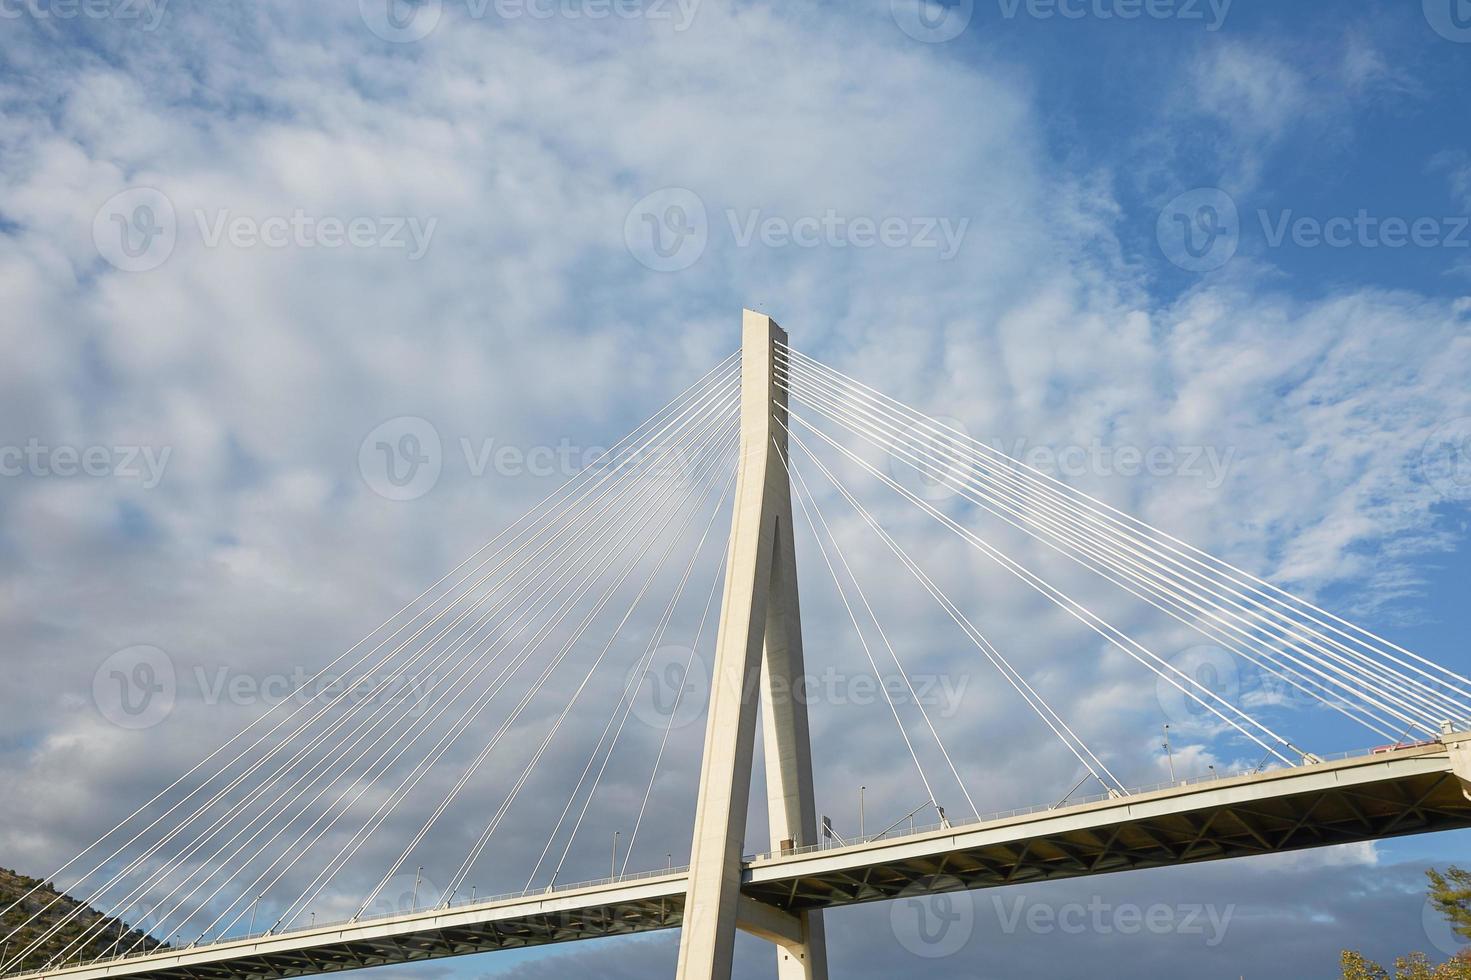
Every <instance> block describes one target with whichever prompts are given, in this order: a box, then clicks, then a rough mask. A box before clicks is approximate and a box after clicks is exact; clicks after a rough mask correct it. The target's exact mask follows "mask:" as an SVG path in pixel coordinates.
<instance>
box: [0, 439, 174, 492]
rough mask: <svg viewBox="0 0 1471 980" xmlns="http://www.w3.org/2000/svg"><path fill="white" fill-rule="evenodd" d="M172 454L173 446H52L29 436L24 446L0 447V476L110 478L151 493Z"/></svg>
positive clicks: (160, 480) (161, 478) (159, 480)
mask: <svg viewBox="0 0 1471 980" xmlns="http://www.w3.org/2000/svg"><path fill="white" fill-rule="evenodd" d="M173 452H174V449H173V447H172V446H163V447H156V446H70V445H61V446H51V445H47V444H45V443H43V442H41V440H39V439H37V438H35V437H32V438H30V439H28V440H26V444H25V445H24V446H0V477H19V476H31V477H38V478H39V477H61V478H62V479H68V478H71V477H77V476H87V477H93V478H97V479H101V478H103V477H112V478H114V479H119V480H137V481H139V482H140V483H141V484H142V486H143V489H145V490H152V489H153V488H154V487H156V486H158V485H159V483H161V482H162V481H163V475H164V471H165V470H166V469H167V468H168V465H169V457H171V456H172V455H173Z"/></svg>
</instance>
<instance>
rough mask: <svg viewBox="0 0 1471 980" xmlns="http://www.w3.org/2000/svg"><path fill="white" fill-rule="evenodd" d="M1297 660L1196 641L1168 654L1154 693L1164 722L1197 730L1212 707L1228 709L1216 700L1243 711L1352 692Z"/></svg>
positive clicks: (1336, 698) (1210, 722)
mask: <svg viewBox="0 0 1471 980" xmlns="http://www.w3.org/2000/svg"><path fill="white" fill-rule="evenodd" d="M1298 660H1299V661H1300V662H1299V663H1293V662H1292V661H1290V660H1284V659H1269V658H1268V657H1266V656H1252V657H1247V656H1243V655H1241V654H1240V653H1237V652H1234V651H1231V650H1227V649H1225V648H1224V647H1219V646H1216V645H1214V644H1210V643H1202V644H1197V645H1196V646H1192V647H1188V648H1186V649H1184V650H1181V651H1180V652H1179V653H1177V654H1175V655H1174V656H1173V657H1170V658H1169V661H1168V663H1169V665H1170V666H1171V667H1173V668H1174V670H1173V671H1171V670H1168V669H1166V670H1165V671H1164V673H1163V674H1161V675H1160V676H1159V677H1158V678H1157V679H1156V680H1155V698H1156V700H1158V702H1159V706H1160V709H1161V710H1162V711H1163V712H1164V716H1165V718H1166V719H1167V720H1168V721H1169V723H1170V724H1172V725H1177V726H1179V727H1181V728H1183V729H1187V730H1189V729H1192V728H1194V729H1197V730H1198V729H1201V728H1206V729H1209V728H1214V727H1215V726H1216V724H1217V723H1218V722H1219V718H1220V716H1219V715H1217V714H1216V712H1217V711H1223V712H1224V713H1225V714H1227V715H1229V714H1230V711H1229V710H1226V709H1223V708H1222V707H1221V702H1225V703H1226V704H1229V705H1231V706H1232V707H1235V708H1240V709H1243V710H1245V711H1247V712H1251V711H1257V710H1260V709H1262V708H1268V707H1275V708H1283V709H1287V710H1298V709H1303V708H1309V707H1314V706H1319V705H1342V704H1345V703H1346V702H1348V701H1349V700H1352V699H1353V698H1354V697H1355V695H1356V694H1357V691H1358V689H1357V688H1356V687H1355V685H1354V683H1353V682H1352V681H1347V680H1346V681H1344V682H1343V683H1342V684H1339V683H1336V682H1334V683H1324V682H1323V681H1321V680H1319V679H1318V678H1317V677H1315V676H1314V675H1313V674H1312V673H1311V672H1310V671H1309V670H1308V669H1306V667H1304V665H1303V664H1304V663H1309V662H1308V661H1304V660H1303V658H1298ZM1166 677H1168V678H1169V679H1168V680H1167V679H1166ZM1187 692H1189V693H1187ZM1365 693H1368V692H1367V691H1366V692H1365ZM1212 709H1214V710H1212Z"/></svg>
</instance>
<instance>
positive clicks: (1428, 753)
mask: <svg viewBox="0 0 1471 980" xmlns="http://www.w3.org/2000/svg"><path fill="white" fill-rule="evenodd" d="M1463 827H1471V802H1468V801H1467V799H1466V798H1465V797H1464V796H1463V795H1462V792H1461V785H1460V782H1459V780H1457V779H1456V777H1455V776H1454V775H1453V774H1452V772H1451V763H1450V758H1449V755H1448V752H1447V750H1446V747H1445V746H1444V745H1439V744H1437V745H1428V746H1420V747H1416V748H1408V749H1399V750H1395V751H1392V752H1385V753H1381V754H1376V755H1370V756H1362V757H1358V758H1351V759H1344V760H1339V761H1335V762H1324V763H1317V764H1313V765H1308V766H1302V767H1298V768H1293V769H1281V770H1272V771H1269V772H1265V773H1258V774H1252V775H1245V776H1236V777H1231V778H1223V779H1219V780H1214V781H1210V782H1204V783H1191V784H1188V785H1180V786H1172V787H1168V788H1164V789H1160V790H1156V791H1153V792H1149V793H1140V794H1135V795H1131V796H1128V797H1123V798H1119V799H1110V800H1101V801H1097V802H1092V803H1084V804H1079V805H1075V806H1068V807H1062V808H1057V809H1051V810H1043V811H1039V812H1034V813H1025V814H1017V815H1014V816H1009V817H1004V818H999V819H987V820H982V821H979V822H976V823H969V824H957V825H953V826H951V827H949V828H940V829H934V830H926V831H920V832H918V833H914V834H907V835H904V836H901V837H893V838H885V839H881V840H875V841H868V842H864V843H858V844H853V845H849V846H843V847H831V848H814V849H807V850H803V851H800V852H796V853H789V854H783V855H767V856H762V857H758V858H755V859H753V860H751V861H749V862H747V864H746V868H745V871H744V884H743V886H742V890H743V892H744V893H745V894H746V895H748V896H750V897H751V898H754V899H757V900H759V901H762V902H766V903H768V904H770V905H774V906H777V907H780V908H784V909H798V908H827V907H833V906H842V905H851V904H856V903H861V902H870V901H880V900H883V899H889V898H894V897H896V896H900V895H912V894H928V893H934V892H943V891H953V890H958V889H968V888H984V887H994V886H998V885H1005V884H1013V883H1019V882H1026V881H1039V880H1045V879H1053V878H1070V877H1077V876H1082V875H1092V874H1105V873H1108V872H1113V871H1124V870H1133V869H1139V868H1152V867H1162V866H1165V865H1171V864H1186V863H1193V862H1197V861H1211V860H1218V859H1221V858H1230V857H1244V856H1247V855H1252V854H1267V853H1272V852H1275V851H1290V850H1298V849H1301V848H1307V847H1320V846H1324V845H1329V844H1342V843H1352V842H1355V841H1366V840H1379V839H1384V838H1389V837H1396V836H1401V835H1404V834H1416V833H1425V832H1429V831H1437V830H1450V829H1457V828H1463ZM685 887H686V876H685V874H684V872H683V871H672V872H668V873H661V874H656V875H652V876H643V877H639V878H632V879H629V878H625V879H621V880H617V881H611V882H603V883H597V884H592V885H586V886H574V887H572V888H568V889H562V890H558V891H556V892H550V893H541V894H535V895H525V896H518V897H514V898H508V899H498V900H491V901H486V902H479V903H475V904H466V905H456V906H453V907H452V908H449V909H437V910H432V911H421V912H415V913H411V914H406V915H398V916H393V917H389V918H381V919H375V920H363V921H359V922H356V923H349V924H341V925H330V926H320V927H315V928H311V929H303V930H295V931H292V932H287V933H281V934H279V935H273V936H258V937H253V938H249V939H236V940H229V941H224V942H217V943H212V944H209V945H204V946H198V947H194V948H190V949H178V950H170V951H166V952H156V953H150V954H146V955H139V956H132V957H127V958H123V959H117V960H112V961H105V962H100V963H93V964H87V965H82V966H74V967H69V968H67V969H53V970H49V971H44V972H41V973H34V974H29V975H28V976H30V977H38V978H39V977H65V978H67V980H104V978H117V977H129V978H148V980H237V978H238V980H246V978H249V980H255V978H273V977H294V976H303V975H307V974H316V973H328V972H333V971H337V970H349V969H356V968H359V967H367V966H377V965H382V964H389V963H404V962H410V961H414V960H422V959H432V958H436V957H443V956H457V955H461V954H464V953H476V952H484V951H487V950H493V949H507V948H514V947H522V946H532V945H541V944H547V943H556V942H563V941H567V940H573V939H590V938H595V937H599V936H613V935H625V934H629V933H637V932H647V931H652V930H656V929H668V928H673V927H676V926H678V925H679V924H680V922H681V919H682V916H683V911H684V893H685Z"/></svg>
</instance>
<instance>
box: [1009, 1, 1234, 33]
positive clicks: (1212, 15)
mask: <svg viewBox="0 0 1471 980" xmlns="http://www.w3.org/2000/svg"><path fill="white" fill-rule="evenodd" d="M996 2H997V5H998V6H999V7H1000V8H1001V16H1002V17H1004V18H1006V19H1007V20H1016V19H1017V17H1019V16H1026V17H1029V18H1031V19H1032V20H1098V21H1132V20H1140V19H1146V20H1177V21H1182V22H1185V23H1195V22H1199V23H1200V24H1201V25H1202V26H1204V27H1205V29H1206V30H1208V31H1219V30H1220V29H1221V28H1222V27H1224V26H1225V24H1226V17H1227V16H1228V15H1229V14H1230V13H1231V3H1232V0H996Z"/></svg>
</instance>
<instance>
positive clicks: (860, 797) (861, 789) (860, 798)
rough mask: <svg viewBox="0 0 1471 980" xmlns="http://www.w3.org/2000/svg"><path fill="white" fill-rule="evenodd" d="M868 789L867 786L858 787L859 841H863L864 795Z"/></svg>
mask: <svg viewBox="0 0 1471 980" xmlns="http://www.w3.org/2000/svg"><path fill="white" fill-rule="evenodd" d="M867 789H868V787H867V786H860V787H858V839H859V840H862V839H863V794H864V792H866V791H867Z"/></svg>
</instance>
